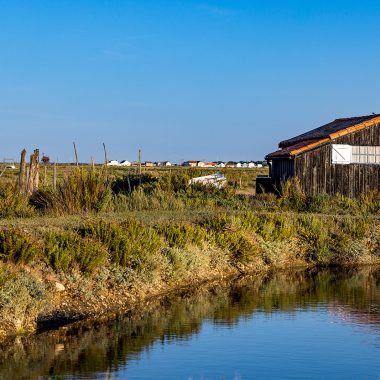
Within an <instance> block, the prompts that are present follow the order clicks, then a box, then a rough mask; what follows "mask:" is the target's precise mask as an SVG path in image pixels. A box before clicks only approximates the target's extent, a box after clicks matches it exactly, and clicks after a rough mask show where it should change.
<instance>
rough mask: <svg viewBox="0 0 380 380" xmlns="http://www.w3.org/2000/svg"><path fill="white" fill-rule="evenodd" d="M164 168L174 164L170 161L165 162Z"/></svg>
mask: <svg viewBox="0 0 380 380" xmlns="http://www.w3.org/2000/svg"><path fill="white" fill-rule="evenodd" d="M162 164H163V166H173V164H172V163H171V162H170V161H164V162H163V163H162Z"/></svg>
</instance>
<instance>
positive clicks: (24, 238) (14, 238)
mask: <svg viewBox="0 0 380 380" xmlns="http://www.w3.org/2000/svg"><path fill="white" fill-rule="evenodd" d="M38 253H39V246H38V245H37V243H36V242H35V241H34V240H33V239H32V238H31V237H30V236H28V235H26V234H24V233H22V232H21V231H18V230H13V229H4V230H0V259H2V260H4V261H10V262H13V263H20V264H26V263H28V262H30V261H31V260H32V259H34V258H35V257H36V256H37V255H38Z"/></svg>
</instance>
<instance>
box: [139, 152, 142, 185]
mask: <svg viewBox="0 0 380 380" xmlns="http://www.w3.org/2000/svg"><path fill="white" fill-rule="evenodd" d="M139 176H140V180H139V183H140V185H141V183H142V175H141V149H139Z"/></svg>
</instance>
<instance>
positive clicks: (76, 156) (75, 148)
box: [73, 142, 79, 166]
mask: <svg viewBox="0 0 380 380" xmlns="http://www.w3.org/2000/svg"><path fill="white" fill-rule="evenodd" d="M73 145H74V153H75V162H76V164H77V166H79V161H78V152H77V147H76V145H75V142H73Z"/></svg>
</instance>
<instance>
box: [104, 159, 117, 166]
mask: <svg viewBox="0 0 380 380" xmlns="http://www.w3.org/2000/svg"><path fill="white" fill-rule="evenodd" d="M107 166H120V162H119V161H118V160H111V161H108V162H107Z"/></svg>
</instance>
